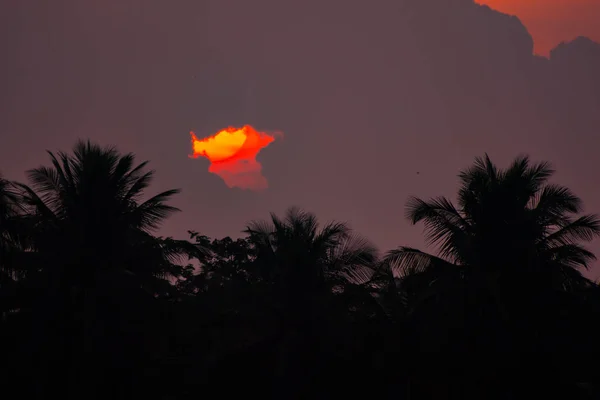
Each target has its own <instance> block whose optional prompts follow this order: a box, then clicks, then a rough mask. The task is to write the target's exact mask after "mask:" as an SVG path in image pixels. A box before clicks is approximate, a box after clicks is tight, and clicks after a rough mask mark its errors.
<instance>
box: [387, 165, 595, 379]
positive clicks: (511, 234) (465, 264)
mask: <svg viewBox="0 0 600 400" xmlns="http://www.w3.org/2000/svg"><path fill="white" fill-rule="evenodd" d="M553 172H554V171H553V170H552V168H551V167H550V166H549V164H547V163H538V164H533V163H531V162H530V160H529V159H528V158H527V157H519V158H517V159H515V160H514V161H513V162H512V164H511V165H510V166H509V167H508V168H507V169H504V170H503V169H499V168H498V167H496V166H495V165H494V164H493V163H492V161H491V160H490V159H489V157H488V156H487V155H486V156H485V157H484V158H478V159H476V161H475V163H474V165H473V166H471V167H470V168H468V169H466V170H464V171H462V172H461V173H460V175H459V177H460V181H461V186H460V188H459V191H458V205H457V206H455V205H454V204H453V203H452V202H451V201H450V200H449V199H447V198H445V197H438V198H434V199H431V200H429V201H424V200H421V199H419V198H411V199H410V201H409V202H408V204H407V210H406V215H407V217H408V219H409V220H410V221H411V222H412V223H413V224H416V223H418V222H423V223H424V225H425V235H426V239H427V241H428V243H430V244H433V245H437V246H438V250H439V251H438V255H432V254H428V253H425V252H422V251H420V250H417V249H414V248H407V247H400V248H399V249H397V250H393V251H391V252H389V253H388V254H387V255H386V258H385V263H386V265H387V267H388V268H389V269H390V270H393V271H395V273H396V274H397V275H398V276H400V277H401V284H400V291H401V292H402V293H403V297H404V298H405V301H406V303H407V304H408V307H409V309H410V310H409V312H410V313H411V318H412V322H413V326H414V327H415V329H416V330H417V331H416V333H415V335H416V336H415V337H417V338H418V340H419V341H420V342H421V343H422V346H423V347H424V348H427V349H429V350H435V349H456V350H458V349H460V350H461V351H464V352H466V353H465V354H472V355H476V354H486V357H487V356H488V355H489V352H490V351H495V352H496V353H495V357H498V355H499V354H515V352H516V351H517V350H519V349H520V350H519V351H531V350H533V349H540V350H541V349H544V351H548V352H549V351H552V352H553V353H552V354H555V359H554V360H551V361H552V362H549V363H548V364H547V365H551V364H553V363H554V364H556V360H557V359H558V358H557V357H556V356H557V355H558V354H562V353H566V352H568V351H567V350H566V348H567V347H569V346H570V347H572V346H573V345H574V344H576V343H577V340H576V339H575V338H574V337H573V336H572V335H570V334H567V332H563V330H559V329H557V328H558V327H559V326H561V325H562V326H568V324H574V323H576V322H575V320H573V319H570V320H567V319H562V317H561V320H560V322H558V321H559V319H558V316H559V315H563V314H565V313H566V314H565V315H569V316H574V315H576V310H575V309H574V308H573V307H576V302H575V301H574V299H572V297H573V295H574V294H575V293H579V292H581V291H582V290H585V288H587V287H589V286H590V285H591V282H590V281H589V280H587V279H586V278H584V277H583V276H582V275H581V272H580V270H581V269H583V268H588V267H589V265H590V262H591V261H593V260H595V257H594V255H593V254H592V253H591V252H590V251H588V250H587V249H586V248H585V247H584V246H583V243H585V242H589V241H591V240H592V239H593V238H595V237H596V236H598V234H599V233H600V221H599V220H598V218H597V217H596V216H595V215H578V214H579V213H580V212H581V210H582V203H581V200H580V199H579V198H578V197H576V196H575V195H574V194H573V193H572V192H571V191H570V190H569V189H568V188H565V187H562V186H559V185H555V184H550V183H548V179H549V178H550V177H551V176H552V174H553ZM570 299H571V300H570ZM559 332H560V333H559ZM567 337H568V338H570V339H566V338H567ZM571 350H573V349H571ZM483 352H485V353H483ZM510 352H512V353H510ZM573 354H574V353H573ZM493 360H495V361H493ZM504 361H506V360H504ZM494 362H495V364H494ZM472 363H473V364H477V362H475V361H472ZM478 363H479V364H478V365H479V366H480V367H481V366H482V365H484V364H482V363H481V360H479V361H478ZM489 363H491V364H489ZM500 363H501V361H499V360H497V359H496V358H494V357H491V356H490V357H487V359H486V364H485V365H495V367H498V365H500ZM541 365H543V363H541V364H539V366H541ZM547 365H545V366H547ZM470 373H472V374H474V375H473V376H475V375H476V374H477V373H478V371H476V370H471V372H470Z"/></svg>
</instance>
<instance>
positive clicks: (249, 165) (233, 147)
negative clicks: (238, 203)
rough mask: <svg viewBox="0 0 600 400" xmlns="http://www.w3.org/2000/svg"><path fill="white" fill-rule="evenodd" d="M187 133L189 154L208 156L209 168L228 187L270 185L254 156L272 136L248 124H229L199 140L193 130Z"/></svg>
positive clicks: (254, 188) (261, 187)
mask: <svg viewBox="0 0 600 400" xmlns="http://www.w3.org/2000/svg"><path fill="white" fill-rule="evenodd" d="M190 135H191V136H192V151H193V153H192V154H191V155H190V157H192V158H198V157H206V158H208V159H209V160H210V163H211V164H210V167H209V168H208V171H209V172H210V173H213V174H216V175H218V176H219V177H221V179H223V181H225V184H226V185H227V186H228V187H230V188H234V187H238V188H240V189H250V190H262V189H266V188H267V187H268V186H269V185H268V183H267V180H266V179H265V177H264V176H263V175H262V174H261V170H262V166H261V165H260V163H259V162H258V161H256V155H257V154H258V153H259V152H260V150H261V149H263V148H265V147H267V146H268V145H269V144H270V143H271V142H273V141H274V140H275V136H274V135H271V134H268V133H266V132H258V131H257V130H255V129H254V128H253V127H251V126H250V125H244V126H243V127H241V128H234V127H229V128H226V129H223V130H221V131H219V132H217V133H215V134H214V135H212V136H209V137H207V138H204V139H198V137H197V136H196V135H195V134H194V132H190Z"/></svg>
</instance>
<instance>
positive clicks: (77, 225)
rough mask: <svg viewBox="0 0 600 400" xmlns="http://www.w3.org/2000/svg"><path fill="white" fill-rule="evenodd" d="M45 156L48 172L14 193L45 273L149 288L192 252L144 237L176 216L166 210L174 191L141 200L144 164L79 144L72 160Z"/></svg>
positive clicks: (182, 244) (32, 174) (35, 173)
mask: <svg viewBox="0 0 600 400" xmlns="http://www.w3.org/2000/svg"><path fill="white" fill-rule="evenodd" d="M48 153H49V155H50V159H51V162H52V166H51V167H46V166H41V167H38V168H35V169H32V170H30V171H28V177H29V180H30V181H31V187H29V186H26V185H20V187H21V189H22V190H23V198H24V200H25V203H26V204H27V206H28V211H29V212H30V214H31V215H32V222H31V224H32V228H33V232H34V235H33V241H34V244H35V248H36V250H37V251H38V252H39V253H40V254H43V255H44V256H45V262H46V263H47V265H48V267H49V266H50V265H51V266H52V271H48V272H51V273H52V274H51V275H52V276H54V277H56V278H57V279H59V280H61V281H63V282H65V281H64V280H65V279H66V280H70V281H72V283H76V284H81V285H84V286H85V285H86V284H92V283H93V281H94V277H95V276H96V274H97V273H108V274H111V275H112V274H115V273H116V274H119V275H120V276H121V277H122V278H123V279H127V278H128V277H135V279H136V280H137V281H139V282H140V283H144V284H152V283H153V282H154V281H155V278H164V277H167V276H168V275H169V274H170V272H171V267H173V263H172V262H173V261H176V260H177V259H178V258H180V257H181V256H182V255H185V253H186V251H193V250H194V249H193V248H192V247H190V246H189V245H188V244H189V243H188V242H186V241H176V240H172V239H161V238H158V237H155V236H153V235H152V233H153V232H154V231H155V230H156V229H158V228H159V227H160V225H161V223H162V222H163V221H164V220H165V218H167V217H168V216H169V215H171V214H173V213H174V212H177V211H179V210H178V209H177V208H175V207H172V206H170V205H168V204H167V201H168V200H169V199H170V198H171V197H172V196H173V195H175V194H177V193H178V192H179V190H168V191H165V192H162V193H159V194H157V195H155V196H153V197H150V198H149V199H146V200H145V201H142V197H143V195H144V190H145V189H147V188H148V187H149V185H150V183H151V181H152V178H153V176H154V171H146V170H145V167H146V165H147V162H142V163H141V164H138V165H135V164H134V162H135V156H134V155H133V154H131V153H129V154H125V155H121V154H120V153H119V152H118V151H117V150H116V149H114V148H112V147H107V148H102V147H100V146H98V145H95V144H91V143H90V142H83V141H80V142H78V143H77V144H76V145H75V147H74V149H73V154H72V155H68V154H65V153H63V152H59V153H58V154H56V155H55V154H53V153H52V152H48ZM47 269H48V270H50V268H47Z"/></svg>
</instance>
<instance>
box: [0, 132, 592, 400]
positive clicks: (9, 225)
mask: <svg viewBox="0 0 600 400" xmlns="http://www.w3.org/2000/svg"><path fill="white" fill-rule="evenodd" d="M49 155H50V163H49V165H48V166H43V167H38V168H36V169H32V170H30V171H28V180H29V183H28V185H25V184H22V183H16V182H10V181H7V180H6V179H1V178H0V279H1V280H0V296H1V303H0V307H1V310H0V311H1V313H2V321H1V325H0V332H1V338H2V341H1V344H0V346H1V349H0V350H1V353H0V354H1V355H2V362H3V364H4V367H5V368H2V369H3V370H4V371H5V372H3V374H2V379H3V380H4V384H3V385H2V389H1V390H2V391H3V393H4V394H5V395H7V396H8V397H7V398H12V396H11V394H12V395H13V396H19V397H23V398H51V397H52V398H54V397H58V398H129V399H131V398H135V399H137V398H140V399H150V398H152V399H154V398H156V399H179V398H200V397H202V396H208V397H209V398H210V397H213V396H230V395H231V396H239V395H244V396H248V395H260V396H262V397H266V398H315V397H316V398H330V397H342V396H344V397H346V396H354V397H359V396H369V397H373V396H377V397H383V398H407V399H422V398H423V399H433V398H435V399H437V398H440V399H442V398H457V399H462V398H477V399H480V398H481V399H485V398H498V399H500V398H502V399H509V398H528V399H529V398H538V397H543V396H547V395H552V396H553V397H559V398H560V397H564V398H567V397H568V398H596V396H599V393H600V392H599V391H598V390H599V387H598V385H597V382H598V373H599V371H600V366H599V363H598V361H599V358H598V356H597V351H596V347H597V340H598V339H599V338H600V323H599V322H598V321H600V318H599V317H600V288H599V286H598V285H597V284H596V283H594V282H592V281H590V280H588V279H586V278H585V277H584V276H583V275H582V274H581V271H582V270H584V269H586V268H588V267H589V266H590V265H591V263H592V262H593V260H594V259H595V257H594V255H593V254H592V253H591V252H590V251H589V250H587V249H586V248H585V247H584V245H585V244H586V243H588V242H590V241H592V240H593V239H594V238H595V237H596V236H598V235H599V234H600V219H599V218H598V217H596V216H595V215H584V214H582V204H581V201H580V199H579V198H577V197H576V196H575V195H574V194H573V193H572V192H571V191H570V190H569V189H567V188H565V187H562V186H558V185H555V184H552V183H549V178H550V177H551V175H552V173H553V171H552V169H551V167H550V166H549V165H548V164H546V163H539V164H535V163H533V162H531V161H530V160H529V159H528V158H526V157H523V158H517V159H515V160H514V162H513V163H512V164H511V165H510V166H509V167H508V168H507V169H499V168H497V167H496V166H495V165H494V164H493V163H492V162H491V161H490V159H489V158H488V157H487V156H486V157H484V158H481V159H477V160H476V161H475V163H474V164H473V165H472V166H471V167H469V168H468V169H465V170H464V172H462V173H461V174H460V176H459V179H460V186H459V189H458V196H457V202H456V204H453V202H451V201H450V200H448V199H446V198H443V197H439V198H435V199H431V200H427V201H425V200H421V199H419V198H412V199H411V200H410V201H409V202H408V204H407V207H406V210H407V217H408V219H409V221H410V222H411V223H413V224H417V223H423V224H424V226H425V232H426V235H427V239H428V241H429V242H430V243H431V245H432V248H433V249H435V250H436V254H429V253H426V252H423V251H421V250H418V249H413V248H407V247H399V248H397V249H395V250H392V251H390V252H387V253H385V254H379V253H378V251H377V249H376V248H375V246H374V245H373V244H371V243H370V242H369V241H367V240H366V239H364V238H362V237H361V236H359V235H357V234H356V233H354V232H353V231H352V230H351V229H350V228H349V227H348V226H346V225H345V224H344V223H339V222H332V223H328V224H320V223H319V222H318V220H317V218H316V217H315V216H314V215H313V214H311V213H308V212H304V211H302V210H300V209H295V208H291V209H289V211H288V212H287V213H286V214H285V215H283V216H277V215H272V216H271V218H270V219H269V220H268V221H256V222H253V223H251V224H249V226H247V227H246V229H245V230H244V236H243V237H242V238H240V239H231V238H229V237H226V238H223V239H211V238H208V237H206V236H203V235H202V234H200V233H197V232H194V231H190V232H189V233H190V239H189V241H185V240H174V239H171V238H162V237H158V236H156V232H157V230H158V229H159V227H160V224H161V222H163V221H164V220H165V219H166V218H168V217H169V215H171V214H172V213H174V212H177V211H178V210H177V209H175V208H173V207H171V206H169V205H168V202H169V200H170V198H171V197H172V196H174V195H176V194H177V192H178V191H177V190H171V191H167V192H164V193H160V194H157V195H153V196H148V193H147V192H148V191H149V186H150V183H151V181H152V178H153V173H152V171H149V170H147V169H146V166H147V165H146V163H145V162H144V163H141V164H136V163H135V159H134V156H133V155H132V154H125V155H123V154H121V153H119V152H118V151H117V150H115V149H113V148H103V147H100V146H97V145H94V144H90V143H89V142H80V143H78V144H77V145H76V146H75V147H74V149H73V151H72V152H71V153H68V154H66V153H58V154H53V153H49ZM398 241H399V242H401V241H402V238H398ZM399 244H401V243H399Z"/></svg>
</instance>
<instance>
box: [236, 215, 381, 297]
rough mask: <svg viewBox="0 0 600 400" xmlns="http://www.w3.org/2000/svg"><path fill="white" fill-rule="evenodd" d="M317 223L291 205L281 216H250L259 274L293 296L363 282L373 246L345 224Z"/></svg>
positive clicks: (369, 268) (374, 257)
mask: <svg viewBox="0 0 600 400" xmlns="http://www.w3.org/2000/svg"><path fill="white" fill-rule="evenodd" d="M319 228H320V226H319V223H318V221H317V218H316V216H315V215H314V214H311V213H307V212H304V211H302V210H300V209H298V208H294V207H292V208H290V209H288V211H287V212H286V215H285V218H283V219H282V218H280V217H278V216H277V215H275V214H271V221H270V222H266V221H254V222H252V223H250V224H249V225H248V227H247V229H246V230H245V232H246V233H247V234H249V240H250V242H251V243H252V244H253V245H254V246H255V248H256V256H257V261H258V262H257V265H258V266H259V267H260V268H261V275H262V276H263V278H264V279H266V280H267V281H271V282H274V283H276V284H277V285H280V289H281V290H282V291H283V292H284V293H286V294H287V296H286V297H288V298H289V299H290V300H292V301H293V302H295V300H294V299H297V298H298V296H300V297H303V296H304V295H306V294H310V293H314V292H315V290H320V289H325V291H331V290H332V289H333V288H334V287H337V286H338V285H339V284H341V283H345V282H353V283H363V282H366V281H367V280H368V279H369V278H370V274H371V273H372V271H373V267H374V266H375V263H376V261H377V250H376V248H375V247H374V246H373V245H372V244H371V243H370V242H369V241H367V240H366V239H364V238H362V237H360V236H358V235H356V234H354V233H353V232H352V231H351V229H350V228H349V227H348V226H347V225H346V224H344V223H340V222H330V223H328V224H326V225H325V226H323V227H322V228H320V229H319Z"/></svg>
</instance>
